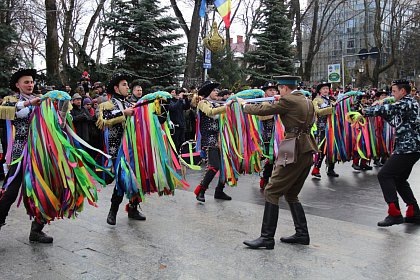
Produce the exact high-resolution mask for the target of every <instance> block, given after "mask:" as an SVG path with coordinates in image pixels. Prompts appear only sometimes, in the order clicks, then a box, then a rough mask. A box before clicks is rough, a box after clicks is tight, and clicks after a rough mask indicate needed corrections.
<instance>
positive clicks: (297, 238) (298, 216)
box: [280, 202, 309, 245]
mask: <svg viewBox="0 0 420 280" xmlns="http://www.w3.org/2000/svg"><path fill="white" fill-rule="evenodd" d="M289 206H290V212H292V217H293V222H294V224H295V230H296V233H295V234H293V235H292V236H289V237H282V238H280V241H281V242H284V243H297V244H302V245H309V232H308V225H307V223H306V217H305V211H304V210H303V207H302V204H300V202H294V203H289Z"/></svg>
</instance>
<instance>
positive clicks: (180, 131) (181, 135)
mask: <svg viewBox="0 0 420 280" xmlns="http://www.w3.org/2000/svg"><path fill="white" fill-rule="evenodd" d="M172 140H174V144H175V148H176V152H177V153H179V149H180V148H181V145H182V144H183V143H184V142H185V128H183V127H179V126H175V132H174V135H172Z"/></svg>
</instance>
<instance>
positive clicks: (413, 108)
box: [363, 80, 420, 227]
mask: <svg viewBox="0 0 420 280" xmlns="http://www.w3.org/2000/svg"><path fill="white" fill-rule="evenodd" d="M410 91H411V86H410V83H409V82H408V81H406V80H397V81H393V82H392V95H393V96H394V98H395V103H393V104H383V105H377V106H374V107H370V108H367V109H364V110H363V111H364V114H365V115H366V116H381V117H383V118H384V119H385V120H386V121H387V122H388V123H389V124H390V125H392V126H393V127H395V149H394V152H393V154H392V155H391V157H390V158H389V159H388V160H387V161H386V163H385V165H384V166H383V167H382V169H381V170H380V171H379V173H378V180H379V184H380V185H381V189H382V193H383V195H384V198H385V201H386V203H387V204H388V216H387V217H386V218H385V219H384V220H383V221H380V222H378V226H380V227H388V226H392V225H395V224H401V223H403V222H404V221H405V222H406V223H416V224H420V209H419V206H418V203H417V200H416V198H415V197H414V194H413V191H412V190H411V188H410V184H409V183H408V181H407V180H408V178H409V176H410V173H411V170H412V168H413V166H414V164H415V163H416V162H417V161H418V160H419V158H420V117H419V104H418V103H417V101H416V100H415V99H414V98H413V97H412V96H410ZM397 193H398V194H399V195H400V196H401V198H402V199H403V200H404V202H405V203H406V204H407V212H406V218H405V220H404V218H403V216H402V215H401V210H400V206H399V203H398V196H397Z"/></svg>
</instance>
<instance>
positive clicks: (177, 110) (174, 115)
mask: <svg viewBox="0 0 420 280" xmlns="http://www.w3.org/2000/svg"><path fill="white" fill-rule="evenodd" d="M189 108H190V102H189V100H188V99H184V98H180V99H174V98H171V99H169V105H168V111H169V117H170V119H171V121H172V122H173V123H174V124H175V125H177V126H179V128H185V117H184V110H188V109H189Z"/></svg>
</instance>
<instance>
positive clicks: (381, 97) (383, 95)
mask: <svg viewBox="0 0 420 280" xmlns="http://www.w3.org/2000/svg"><path fill="white" fill-rule="evenodd" d="M385 97H387V95H386V94H385V93H382V94H381V96H379V100H382V99H385Z"/></svg>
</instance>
